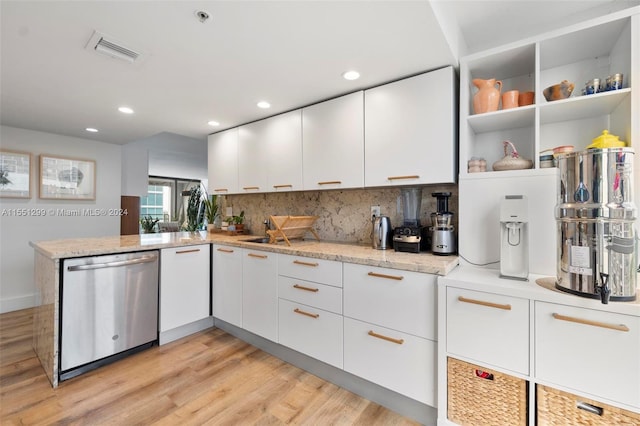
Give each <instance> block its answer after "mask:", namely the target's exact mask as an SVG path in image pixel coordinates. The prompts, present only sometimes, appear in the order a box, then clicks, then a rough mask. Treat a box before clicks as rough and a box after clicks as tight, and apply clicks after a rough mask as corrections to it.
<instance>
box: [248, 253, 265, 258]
mask: <svg viewBox="0 0 640 426" xmlns="http://www.w3.org/2000/svg"><path fill="white" fill-rule="evenodd" d="M247 256H249V257H257V258H258V259H266V258H267V257H269V256H267V255H265V254H256V253H248V254H247Z"/></svg>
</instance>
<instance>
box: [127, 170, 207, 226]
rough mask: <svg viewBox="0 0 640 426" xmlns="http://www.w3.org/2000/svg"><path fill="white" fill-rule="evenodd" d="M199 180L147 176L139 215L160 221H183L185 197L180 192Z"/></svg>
mask: <svg viewBox="0 0 640 426" xmlns="http://www.w3.org/2000/svg"><path fill="white" fill-rule="evenodd" d="M200 184H201V183H200V181H197V180H196V181H194V180H185V179H178V178H167V177H158V176H149V188H148V190H147V195H146V196H145V197H142V198H141V199H140V217H146V216H151V217H152V218H154V219H160V221H161V222H182V221H184V205H185V204H186V199H187V198H188V196H187V197H184V196H183V195H182V194H183V192H184V191H189V190H191V188H193V187H194V186H198V185H200Z"/></svg>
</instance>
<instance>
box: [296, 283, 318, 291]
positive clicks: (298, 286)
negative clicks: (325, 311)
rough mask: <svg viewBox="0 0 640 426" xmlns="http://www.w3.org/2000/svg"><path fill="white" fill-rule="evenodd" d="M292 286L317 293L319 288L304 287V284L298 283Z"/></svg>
mask: <svg viewBox="0 0 640 426" xmlns="http://www.w3.org/2000/svg"><path fill="white" fill-rule="evenodd" d="M293 288H297V289H298V290H305V291H312V292H314V293H317V292H318V291H319V290H320V289H318V288H312V287H305V286H303V285H300V284H294V285H293Z"/></svg>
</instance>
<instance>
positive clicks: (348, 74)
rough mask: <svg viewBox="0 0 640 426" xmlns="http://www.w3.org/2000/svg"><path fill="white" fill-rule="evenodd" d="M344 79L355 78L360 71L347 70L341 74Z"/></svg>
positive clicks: (358, 76)
mask: <svg viewBox="0 0 640 426" xmlns="http://www.w3.org/2000/svg"><path fill="white" fill-rule="evenodd" d="M342 77H344V79H345V80H357V79H359V78H360V73H359V72H358V71H347V72H345V73H343V74H342Z"/></svg>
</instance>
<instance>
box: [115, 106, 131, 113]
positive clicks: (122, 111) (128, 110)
mask: <svg viewBox="0 0 640 426" xmlns="http://www.w3.org/2000/svg"><path fill="white" fill-rule="evenodd" d="M118 111H120V112H121V113H123V114H133V110H132V109H131V108H129V107H120V108H118Z"/></svg>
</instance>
